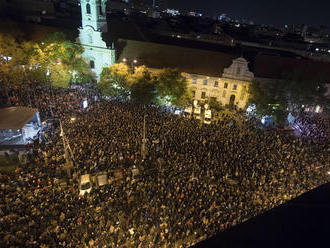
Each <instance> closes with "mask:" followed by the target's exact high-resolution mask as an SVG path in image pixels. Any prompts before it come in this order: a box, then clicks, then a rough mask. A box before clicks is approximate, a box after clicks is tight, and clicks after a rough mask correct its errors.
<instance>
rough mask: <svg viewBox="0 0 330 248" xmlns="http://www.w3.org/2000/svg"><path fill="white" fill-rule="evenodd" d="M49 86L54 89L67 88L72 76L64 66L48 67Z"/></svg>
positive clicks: (54, 65)
mask: <svg viewBox="0 0 330 248" xmlns="http://www.w3.org/2000/svg"><path fill="white" fill-rule="evenodd" d="M49 71H50V79H51V84H52V86H53V87H55V88H67V87H68V86H69V83H70V81H71V79H72V74H71V72H70V70H69V69H68V66H67V65H65V64H53V65H50V66H49Z"/></svg>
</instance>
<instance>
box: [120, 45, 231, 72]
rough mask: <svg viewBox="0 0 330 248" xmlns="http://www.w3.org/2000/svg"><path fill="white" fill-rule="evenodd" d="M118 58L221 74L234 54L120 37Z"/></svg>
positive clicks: (183, 69)
mask: <svg viewBox="0 0 330 248" xmlns="http://www.w3.org/2000/svg"><path fill="white" fill-rule="evenodd" d="M119 46H120V47H122V50H121V51H119V54H120V55H119V61H122V60H123V58H126V59H128V61H132V60H134V59H137V60H138V64H143V65H146V66H147V67H151V68H159V69H160V68H167V67H169V68H176V69H178V70H179V71H181V72H187V73H192V74H199V75H207V76H214V77H221V75H222V74H223V72H224V69H225V68H227V67H229V66H230V65H231V64H232V62H233V59H234V58H235V57H234V56H232V55H230V54H226V53H222V52H214V51H208V50H200V49H193V48H185V47H180V46H173V45H165V44H158V43H152V42H142V41H135V40H124V39H120V40H119Z"/></svg>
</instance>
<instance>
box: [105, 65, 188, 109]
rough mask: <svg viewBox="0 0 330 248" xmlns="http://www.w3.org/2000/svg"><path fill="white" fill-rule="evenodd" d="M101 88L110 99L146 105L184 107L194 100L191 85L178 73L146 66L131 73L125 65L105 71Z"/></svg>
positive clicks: (113, 66) (136, 68)
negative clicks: (150, 68) (112, 97)
mask: <svg viewBox="0 0 330 248" xmlns="http://www.w3.org/2000/svg"><path fill="white" fill-rule="evenodd" d="M99 88H100V89H101V90H102V92H103V93H104V94H106V95H109V96H114V97H124V98H126V99H131V100H133V101H136V102H140V103H143V104H150V103H157V104H160V105H165V104H170V105H175V106H184V105H185V104H187V103H188V101H189V100H190V98H191V94H189V90H188V86H187V81H186V79H185V78H184V77H183V76H182V75H181V73H180V72H179V71H177V70H174V69H163V70H160V71H151V70H149V69H148V68H147V67H146V66H138V67H135V68H134V70H131V69H130V68H129V66H128V65H127V64H125V63H119V64H114V65H112V66H110V67H108V68H104V69H103V72H102V74H101V80H100V83H99Z"/></svg>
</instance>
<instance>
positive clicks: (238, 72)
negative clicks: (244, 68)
mask: <svg viewBox="0 0 330 248" xmlns="http://www.w3.org/2000/svg"><path fill="white" fill-rule="evenodd" d="M239 74H241V68H240V67H237V75H239Z"/></svg>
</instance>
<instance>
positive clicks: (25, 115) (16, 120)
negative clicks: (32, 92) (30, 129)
mask: <svg viewBox="0 0 330 248" xmlns="http://www.w3.org/2000/svg"><path fill="white" fill-rule="evenodd" d="M37 112H38V109H34V108H27V107H8V108H1V109H0V129H21V128H22V127H24V125H25V124H26V123H28V122H29V121H30V120H31V119H32V118H33V116H34V115H35V114H36V113H37Z"/></svg>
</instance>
